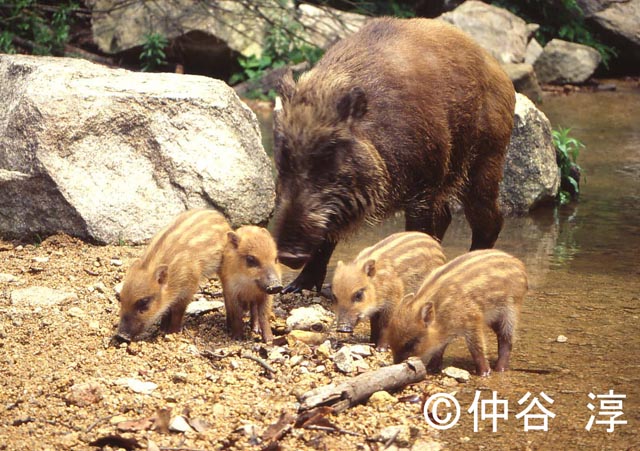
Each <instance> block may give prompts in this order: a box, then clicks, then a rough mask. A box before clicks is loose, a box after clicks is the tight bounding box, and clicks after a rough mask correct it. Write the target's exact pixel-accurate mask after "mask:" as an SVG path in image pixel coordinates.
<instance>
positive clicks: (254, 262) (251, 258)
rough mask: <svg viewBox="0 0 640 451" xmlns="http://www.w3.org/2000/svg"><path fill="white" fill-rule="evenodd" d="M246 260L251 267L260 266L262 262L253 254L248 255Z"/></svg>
mask: <svg viewBox="0 0 640 451" xmlns="http://www.w3.org/2000/svg"><path fill="white" fill-rule="evenodd" d="M245 260H246V261H247V266H248V267H249V268H257V267H259V266H260V262H259V261H258V259H257V258H255V257H254V256H253V255H247V256H246V257H245Z"/></svg>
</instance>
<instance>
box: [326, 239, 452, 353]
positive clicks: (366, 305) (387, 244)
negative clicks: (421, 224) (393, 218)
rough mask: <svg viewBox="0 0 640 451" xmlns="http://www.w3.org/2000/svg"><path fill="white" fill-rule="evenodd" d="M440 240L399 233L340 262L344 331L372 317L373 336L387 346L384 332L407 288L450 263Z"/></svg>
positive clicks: (337, 295) (338, 291) (337, 294)
mask: <svg viewBox="0 0 640 451" xmlns="http://www.w3.org/2000/svg"><path fill="white" fill-rule="evenodd" d="M445 261H446V259H445V256H444V254H443V253H442V248H441V247H440V244H439V243H438V242H437V241H436V240H434V239H433V238H431V237H430V236H429V235H427V234H425V233H421V232H400V233H394V234H393V235H390V236H388V237H386V238H385V239H383V240H381V241H379V242H378V243H376V244H374V245H373V246H370V247H367V248H366V249H364V250H362V251H361V252H360V253H359V254H358V256H357V257H356V258H355V259H354V260H353V261H352V262H350V263H346V264H344V263H343V262H342V261H339V262H338V266H337V267H336V271H335V274H334V276H333V281H332V283H331V288H332V291H333V298H334V302H335V310H336V316H337V319H336V322H337V329H338V331H339V332H353V328H354V327H355V326H356V324H357V323H358V322H359V321H361V320H363V319H365V318H369V319H370V323H371V342H372V343H375V344H376V346H377V347H378V348H383V347H385V343H383V342H382V340H381V335H380V334H381V332H382V331H383V330H384V329H385V328H386V326H387V324H388V322H389V318H390V317H391V315H392V313H393V310H394V309H395V307H396V305H397V304H398V303H399V302H400V300H401V299H402V298H403V297H404V296H405V294H409V293H413V294H415V292H416V291H417V290H418V288H419V287H420V284H421V283H422V281H423V280H424V279H425V277H426V276H427V274H429V273H430V272H431V271H432V270H433V269H434V268H437V267H438V266H441V265H443V264H444V263H445Z"/></svg>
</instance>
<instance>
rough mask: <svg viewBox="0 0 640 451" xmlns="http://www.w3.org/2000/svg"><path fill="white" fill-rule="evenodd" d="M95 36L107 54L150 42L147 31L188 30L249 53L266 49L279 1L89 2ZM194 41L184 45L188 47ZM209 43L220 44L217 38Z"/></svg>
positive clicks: (178, 32)
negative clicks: (250, 5)
mask: <svg viewBox="0 0 640 451" xmlns="http://www.w3.org/2000/svg"><path fill="white" fill-rule="evenodd" d="M87 5H88V6H89V8H90V9H91V28H92V32H93V40H94V42H95V43H96V44H97V45H98V47H99V48H100V50H102V51H103V52H106V53H111V54H114V53H120V52H123V51H125V50H129V49H132V48H134V47H138V46H141V45H142V44H144V42H145V35H147V34H148V33H160V34H162V35H164V36H165V37H167V38H168V39H174V38H177V37H179V36H182V35H185V34H187V33H196V34H198V33H199V34H204V35H207V36H211V37H214V38H215V41H217V43H218V45H223V46H228V48H230V49H231V50H233V51H235V52H238V53H241V54H243V55H245V56H249V55H253V54H257V53H259V52H260V49H261V48H262V46H261V44H262V42H263V41H264V38H265V36H266V33H267V30H268V27H269V26H270V25H269V22H268V21H269V19H271V18H273V17H274V16H277V15H278V14H280V11H281V10H282V7H281V6H280V3H279V2H278V1H277V0H263V1H260V2H258V3H257V4H256V5H254V8H253V10H249V9H247V8H246V7H245V5H243V3H242V2H237V1H233V0H222V1H217V2H202V1H198V0H172V1H168V2H167V1H163V2H159V1H129V2H122V1H114V0H88V1H87ZM189 44H190V42H189V40H186V41H185V42H182V43H181V45H183V46H185V45H186V46H189ZM209 45H211V46H215V45H216V42H210V43H209Z"/></svg>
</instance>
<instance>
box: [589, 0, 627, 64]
mask: <svg viewBox="0 0 640 451" xmlns="http://www.w3.org/2000/svg"><path fill="white" fill-rule="evenodd" d="M578 5H579V6H580V7H581V8H582V11H583V12H584V15H585V17H587V18H588V19H591V20H592V21H593V22H595V23H596V24H597V26H598V27H599V28H600V31H602V32H603V33H601V34H602V35H603V37H604V38H605V39H606V42H607V43H609V44H612V45H615V47H616V49H617V50H618V51H619V52H620V53H621V55H620V58H621V59H626V60H627V62H628V64H630V66H631V68H632V67H633V65H635V68H636V70H637V68H638V67H639V66H640V0H624V1H620V0H617V1H613V0H578Z"/></svg>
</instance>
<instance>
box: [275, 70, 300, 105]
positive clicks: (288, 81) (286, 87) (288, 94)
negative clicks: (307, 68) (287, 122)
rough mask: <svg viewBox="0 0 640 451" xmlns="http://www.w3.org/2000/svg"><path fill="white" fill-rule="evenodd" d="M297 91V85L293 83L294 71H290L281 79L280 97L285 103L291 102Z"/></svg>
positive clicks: (279, 84) (279, 85) (279, 86)
mask: <svg viewBox="0 0 640 451" xmlns="http://www.w3.org/2000/svg"><path fill="white" fill-rule="evenodd" d="M295 89H296V84H295V82H294V81H293V71H292V70H291V69H289V70H287V71H286V72H285V73H284V75H283V76H282V78H281V79H280V83H278V95H279V96H280V97H282V98H283V99H284V100H285V101H287V102H290V101H291V98H292V97H293V92H294V91H295Z"/></svg>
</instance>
